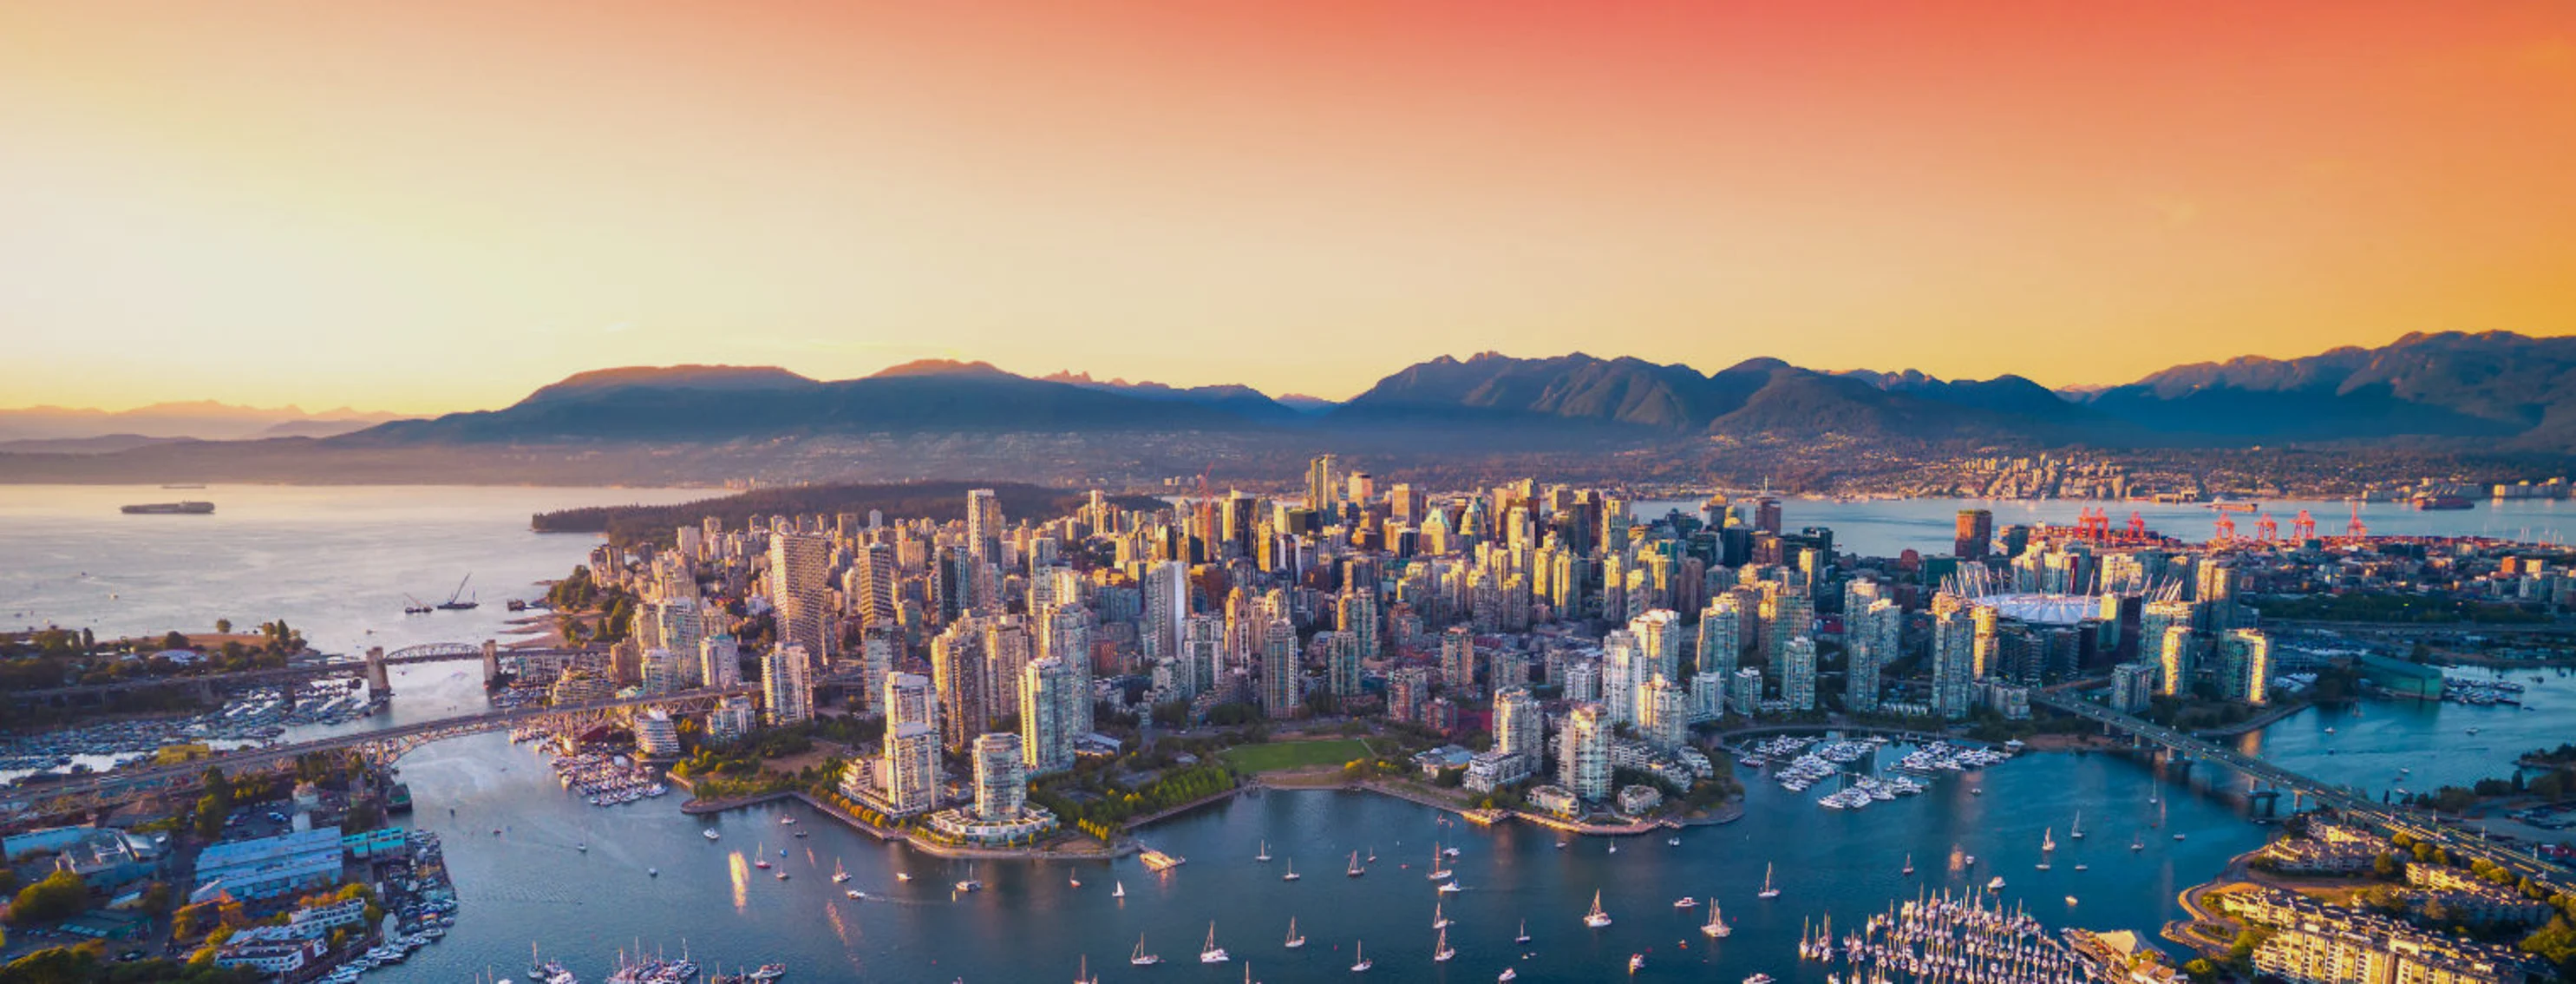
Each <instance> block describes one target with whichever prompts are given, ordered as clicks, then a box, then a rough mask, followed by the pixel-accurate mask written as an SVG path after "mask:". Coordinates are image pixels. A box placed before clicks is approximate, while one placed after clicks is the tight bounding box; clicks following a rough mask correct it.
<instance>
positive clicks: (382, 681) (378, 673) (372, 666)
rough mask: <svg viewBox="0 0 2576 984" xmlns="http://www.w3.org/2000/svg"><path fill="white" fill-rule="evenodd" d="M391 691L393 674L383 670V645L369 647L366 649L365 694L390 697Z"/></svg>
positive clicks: (392, 689) (392, 688) (392, 690)
mask: <svg viewBox="0 0 2576 984" xmlns="http://www.w3.org/2000/svg"><path fill="white" fill-rule="evenodd" d="M393 692H394V682H393V676H392V675H391V674H389V673H386V672H385V649H384V647H382V646H373V647H369V648H368V649H367V695H368V696H369V697H390V696H392V695H393Z"/></svg>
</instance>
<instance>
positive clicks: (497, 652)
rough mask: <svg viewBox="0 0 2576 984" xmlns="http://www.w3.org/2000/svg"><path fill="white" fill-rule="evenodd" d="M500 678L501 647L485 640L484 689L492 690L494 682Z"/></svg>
mask: <svg viewBox="0 0 2576 984" xmlns="http://www.w3.org/2000/svg"><path fill="white" fill-rule="evenodd" d="M500 678H501V645H500V644H499V643H496V642H493V641H492V640H490V639H485V640H483V689H485V690H490V689H492V682H493V681H495V680H499V679H500Z"/></svg>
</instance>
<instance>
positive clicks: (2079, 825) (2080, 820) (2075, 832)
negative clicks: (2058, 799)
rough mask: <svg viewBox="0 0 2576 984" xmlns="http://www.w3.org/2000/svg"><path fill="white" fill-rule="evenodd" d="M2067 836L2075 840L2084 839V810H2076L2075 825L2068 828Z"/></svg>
mask: <svg viewBox="0 0 2576 984" xmlns="http://www.w3.org/2000/svg"><path fill="white" fill-rule="evenodd" d="M2066 836H2067V837H2069V838H2072V839H2075V840H2083V839H2084V811H2082V810H2077V811H2075V826H2072V827H2068V828H2066Z"/></svg>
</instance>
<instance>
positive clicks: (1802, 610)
mask: <svg viewBox="0 0 2576 984" xmlns="http://www.w3.org/2000/svg"><path fill="white" fill-rule="evenodd" d="M1762 609H1763V610H1762V654H1763V656H1765V657H1766V658H1768V659H1770V661H1771V662H1772V663H1773V664H1774V665H1777V664H1778V663H1779V662H1780V656H1781V653H1782V652H1784V651H1785V650H1786V649H1787V648H1788V645H1789V640H1791V639H1798V638H1803V637H1806V636H1809V635H1812V634H1814V633H1815V631H1816V602H1815V599H1813V598H1810V597H1808V596H1807V592H1806V591H1804V590H1802V589H1797V588H1791V589H1787V590H1783V591H1778V592H1774V593H1771V594H1769V595H1768V596H1766V597H1764V598H1763V599H1762Z"/></svg>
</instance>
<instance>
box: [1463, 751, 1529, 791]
mask: <svg viewBox="0 0 2576 984" xmlns="http://www.w3.org/2000/svg"><path fill="white" fill-rule="evenodd" d="M1537 774H1538V758H1537V757H1536V756H1532V755H1521V754H1517V753H1505V752H1483V753H1480V754H1478V755H1477V756H1476V757H1474V758H1471V759H1468V760H1467V775H1466V779H1465V782H1464V785H1465V786H1466V787H1467V790H1468V791H1469V792H1475V793H1490V792H1493V791H1494V790H1497V789H1502V788H1504V787H1506V786H1513V785H1517V784H1519V783H1523V782H1527V781H1529V778H1530V777H1531V776H1535V775H1537Z"/></svg>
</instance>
